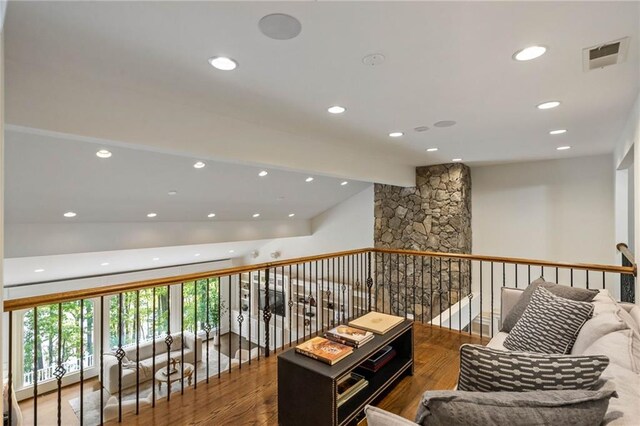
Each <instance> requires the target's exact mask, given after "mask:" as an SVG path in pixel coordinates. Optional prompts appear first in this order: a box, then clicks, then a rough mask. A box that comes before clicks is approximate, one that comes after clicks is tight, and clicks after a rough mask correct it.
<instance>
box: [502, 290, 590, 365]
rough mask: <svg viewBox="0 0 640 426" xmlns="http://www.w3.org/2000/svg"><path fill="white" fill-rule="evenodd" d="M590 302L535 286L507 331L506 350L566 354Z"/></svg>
mask: <svg viewBox="0 0 640 426" xmlns="http://www.w3.org/2000/svg"><path fill="white" fill-rule="evenodd" d="M592 313H593V305H592V304H591V303H589V302H577V301H574V300H569V299H565V298H562V297H558V296H555V295H554V294H551V293H550V292H549V291H548V290H546V289H545V288H542V287H539V288H538V289H536V291H534V292H533V295H532V296H531V302H530V303H529V305H528V306H527V308H526V309H525V311H524V313H523V314H522V317H521V318H520V319H519V320H518V322H517V323H516V325H515V326H514V327H513V328H512V329H511V332H509V336H507V338H506V339H505V341H504V346H505V347H506V348H507V349H510V350H516V351H523V352H540V353H548V354H566V353H569V351H570V350H571V347H572V346H573V342H574V341H575V339H576V336H577V335H578V332H579V331H580V328H582V326H583V325H584V323H585V322H586V321H587V320H588V319H589V318H591V314H592Z"/></svg>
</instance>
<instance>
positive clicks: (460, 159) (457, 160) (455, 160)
mask: <svg viewBox="0 0 640 426" xmlns="http://www.w3.org/2000/svg"><path fill="white" fill-rule="evenodd" d="M451 161H453V162H454V163H459V162H461V161H462V158H454V159H452V160H451Z"/></svg>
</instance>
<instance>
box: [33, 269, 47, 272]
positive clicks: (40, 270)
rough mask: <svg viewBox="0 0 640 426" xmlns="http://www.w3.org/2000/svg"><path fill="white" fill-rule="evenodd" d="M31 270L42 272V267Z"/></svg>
mask: <svg viewBox="0 0 640 426" xmlns="http://www.w3.org/2000/svg"><path fill="white" fill-rule="evenodd" d="M33 272H44V269H42V268H38V269H36V270H34V271H33Z"/></svg>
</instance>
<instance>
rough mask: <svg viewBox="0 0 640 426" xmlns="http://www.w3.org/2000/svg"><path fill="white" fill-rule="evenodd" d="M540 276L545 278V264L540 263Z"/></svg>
mask: <svg viewBox="0 0 640 426" xmlns="http://www.w3.org/2000/svg"><path fill="white" fill-rule="evenodd" d="M540 276H541V277H542V278H544V266H543V265H540Z"/></svg>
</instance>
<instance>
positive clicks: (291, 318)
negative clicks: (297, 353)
mask: <svg viewBox="0 0 640 426" xmlns="http://www.w3.org/2000/svg"><path fill="white" fill-rule="evenodd" d="M323 262H324V261H323ZM291 272H292V268H291V265H289V302H288V306H289V347H291V338H292V336H291V328H292V322H293V317H292V315H293V300H292V299H291V281H293V275H292V274H291ZM296 285H297V282H296Z"/></svg>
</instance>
